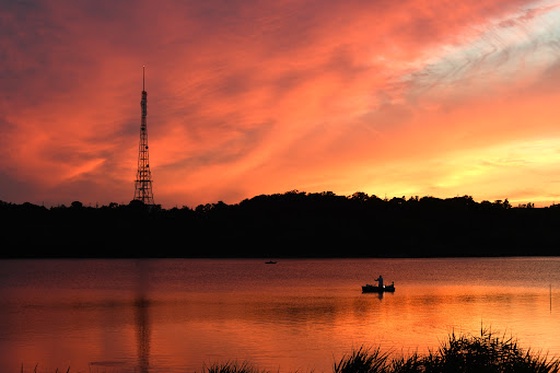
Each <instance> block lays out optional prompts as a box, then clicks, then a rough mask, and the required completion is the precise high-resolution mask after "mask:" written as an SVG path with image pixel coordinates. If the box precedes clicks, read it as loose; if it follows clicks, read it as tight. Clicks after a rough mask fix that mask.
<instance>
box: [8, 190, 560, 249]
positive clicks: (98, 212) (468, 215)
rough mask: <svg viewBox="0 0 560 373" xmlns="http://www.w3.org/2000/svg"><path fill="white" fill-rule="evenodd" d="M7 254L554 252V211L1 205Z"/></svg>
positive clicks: (447, 205) (447, 202)
mask: <svg viewBox="0 0 560 373" xmlns="http://www.w3.org/2000/svg"><path fill="white" fill-rule="evenodd" d="M0 216H1V217H2V221H3V222H5V223H4V224H3V226H2V227H3V234H2V237H3V238H2V240H3V245H2V246H3V248H4V250H2V254H1V255H2V256H3V257H5V258H8V257H258V258H265V257H274V258H281V257H443V256H524V255H532V256H533V255H535V256H536V255H539V256H540V255H544V256H548V255H554V256H557V255H560V235H559V234H558V233H557V232H558V227H560V206H557V205H553V206H550V207H545V208H534V207H532V206H531V205H528V206H522V207H512V206H511V205H510V204H509V202H508V201H507V200H505V201H495V202H489V201H483V202H480V203H479V202H475V201H474V200H473V199H472V198H471V197H469V196H464V197H455V198H450V199H439V198H434V197H422V198H410V199H405V198H393V199H390V200H383V199H380V198H378V197H376V196H368V195H367V194H364V193H355V194H354V195H352V196H349V197H345V196H338V195H335V194H333V193H331V192H323V193H305V192H298V191H291V192H287V193H285V194H274V195H260V196H256V197H254V198H251V199H246V200H243V201H241V202H240V203H239V204H234V205H227V204H225V203H223V202H218V203H215V204H207V205H199V206H198V207H196V208H195V209H190V208H187V207H183V208H180V209H179V208H173V209H169V210H165V209H161V208H159V207H157V206H152V207H150V206H145V205H143V204H142V203H140V202H138V201H133V202H131V203H130V204H128V205H118V204H115V203H112V204H110V205H109V206H102V207H95V208H93V207H85V206H83V205H82V204H81V203H80V202H77V201H76V202H73V203H72V204H71V206H70V207H66V206H59V207H53V208H45V207H42V206H36V205H32V204H29V203H25V204H23V205H15V204H10V203H5V202H0Z"/></svg>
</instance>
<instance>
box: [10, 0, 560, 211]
mask: <svg viewBox="0 0 560 373" xmlns="http://www.w3.org/2000/svg"><path fill="white" fill-rule="evenodd" d="M0 61H1V69H0V82H1V89H0V95H1V96H0V130H1V136H0V144H1V146H0V152H1V156H0V200H2V201H5V202H11V203H18V204H20V203H24V202H31V203H33V204H39V205H45V206H58V205H66V206H69V205H70V204H71V202H73V201H81V202H82V203H83V204H84V205H89V206H96V205H99V206H101V205H107V204H109V203H111V202H116V203H119V204H128V203H129V202H130V201H131V200H132V198H133V196H134V180H135V178H136V171H137V164H138V145H139V139H140V120H141V110H140V99H141V92H142V66H143V65H145V66H146V91H147V92H148V116H147V124H148V138H149V145H150V147H149V156H150V166H151V167H150V168H151V172H152V178H153V194H154V201H155V203H157V204H160V205H162V207H164V208H172V207H183V206H188V207H191V208H194V207H196V206H198V205H199V204H206V203H216V202H218V201H223V202H225V203H228V204H235V203H239V202H240V201H242V200H243V199H246V198H252V197H254V196H256V195H261V194H275V193H285V192H287V191H291V190H299V191H303V192H309V193H315V192H323V191H331V192H334V193H336V194H338V195H348V196H349V195H351V194H353V193H355V192H364V193H367V194H368V195H376V196H378V197H380V198H392V197H402V196H405V197H406V198H409V197H411V196H419V197H423V196H433V197H439V198H449V197H455V196H464V195H469V196H472V197H473V198H474V199H475V200H476V201H483V200H489V201H495V200H504V199H506V198H507V199H508V200H509V201H510V203H511V204H512V205H513V206H516V205H518V204H520V203H527V202H531V203H534V204H535V205H536V206H548V205H550V204H553V203H560V0H558V1H548V0H542V1H522V0H488V1H470V0H469V1H467V0H460V1H447V0H438V1H426V0H401V1H393V0H340V1H339V0H311V1H306V0H275V1H266V0H204V1H199V0H191V1H189V0H185V1H182V0H173V1H171V0H162V1H148V0H140V1H114V0H96V1H89V0H52V1H48V0H41V1H39V0H19V1H18V0H0Z"/></svg>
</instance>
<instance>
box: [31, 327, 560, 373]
mask: <svg viewBox="0 0 560 373" xmlns="http://www.w3.org/2000/svg"><path fill="white" fill-rule="evenodd" d="M150 372H152V373H159V372H155V371H152V370H150ZM21 373H25V372H24V371H23V367H22V370H21ZM34 373H38V372H37V367H35V370H34ZM53 373H60V371H58V370H57V372H53ZM66 373H70V368H68V370H67V371H66ZM77 373H78V372H77ZM195 373H196V372H195ZM201 373H271V372H269V371H266V370H261V369H258V368H257V367H255V366H254V365H252V364H250V363H249V362H247V361H243V362H237V361H234V360H231V361H227V362H224V363H213V364H210V365H204V366H203V367H202V372H201ZM292 373H297V372H292ZM309 373H313V372H309ZM332 373H560V358H558V357H554V358H551V357H549V356H548V354H547V353H542V352H539V351H533V350H531V349H523V348H521V347H520V346H519V344H518V341H517V340H516V339H514V338H513V337H508V336H506V335H505V334H503V335H499V336H496V335H495V334H494V333H493V332H492V331H491V330H490V329H481V330H480V335H467V334H461V335H457V334H455V332H452V333H451V334H449V335H448V339H447V341H446V342H443V343H442V344H441V345H440V346H439V347H438V348H437V349H434V350H429V351H428V353H426V354H424V355H419V354H418V353H413V354H412V355H410V356H404V357H403V356H401V357H396V358H391V356H390V352H383V351H382V350H381V348H380V347H377V348H375V349H372V348H367V347H365V346H361V347H359V348H357V349H354V350H353V351H351V353H349V354H345V355H343V356H342V357H341V358H340V359H339V360H338V361H337V362H335V363H333V371H332Z"/></svg>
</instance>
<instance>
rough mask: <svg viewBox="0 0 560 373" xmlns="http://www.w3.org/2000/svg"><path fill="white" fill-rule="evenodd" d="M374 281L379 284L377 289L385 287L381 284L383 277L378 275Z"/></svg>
mask: <svg viewBox="0 0 560 373" xmlns="http://www.w3.org/2000/svg"><path fill="white" fill-rule="evenodd" d="M375 281H377V282H378V283H379V287H380V288H384V287H385V285H384V284H383V276H381V275H379V277H378V278H376V279H375Z"/></svg>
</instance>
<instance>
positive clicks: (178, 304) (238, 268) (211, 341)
mask: <svg viewBox="0 0 560 373" xmlns="http://www.w3.org/2000/svg"><path fill="white" fill-rule="evenodd" d="M378 271H382V272H383V273H387V275H388V276H390V277H391V278H394V279H395V282H396V283H397V284H398V288H397V290H396V292H395V293H388V294H384V293H381V294H379V293H369V294H363V293H362V292H361V289H360V285H361V284H362V283H363V282H364V281H366V279H367V278H368V277H369V276H370V275H371V273H372V272H374V273H376V274H377V273H379V272H378ZM473 276H476V277H477V278H479V279H480V282H477V283H475V284H473V283H472V278H473ZM427 277H428V278H429V280H426V278H427ZM0 278H2V279H3V281H1V282H0V330H1V332H0V333H1V335H0V370H1V371H9V372H12V371H16V372H20V371H21V370H22V369H21V366H22V363H23V365H24V367H25V373H31V372H32V370H33V367H34V366H35V365H36V364H37V363H38V364H39V368H40V369H39V370H38V371H40V372H47V371H48V372H55V371H56V369H57V368H58V369H59V371H60V369H62V370H64V371H65V370H66V369H67V367H69V366H70V367H71V371H72V372H91V373H116V372H118V373H132V372H134V373H138V372H140V373H156V372H163V371H165V372H168V373H183V372H196V371H200V369H201V367H202V366H204V365H208V364H210V363H212V362H220V361H222V362H223V361H229V360H231V359H237V360H238V361H243V360H245V359H246V360H247V361H249V362H251V363H254V364H255V365H256V366H257V367H258V368H259V369H263V370H268V371H273V372H281V373H288V372H294V371H300V372H302V373H307V372H309V371H315V372H330V371H332V363H333V362H334V360H338V358H339V357H341V356H342V354H345V353H348V352H350V351H351V348H353V347H357V346H359V345H361V344H365V345H366V346H373V347H376V346H381V347H382V348H383V349H386V350H388V351H395V352H401V351H402V352H403V353H404V354H406V353H408V352H414V351H418V352H420V353H422V352H424V351H425V350H426V348H437V346H438V344H439V342H440V341H442V340H445V339H446V336H447V334H448V333H450V332H452V331H455V332H457V333H461V332H474V333H476V332H478V330H480V327H481V325H483V326H489V327H491V328H492V329H493V330H494V331H496V332H500V333H501V332H504V333H507V334H508V335H509V333H511V334H512V335H513V336H514V337H519V338H520V342H521V345H522V346H526V347H531V348H533V349H534V350H543V351H549V352H550V353H551V355H555V356H556V355H559V354H560V336H559V335H558V333H557V332H556V330H560V310H559V307H558V305H557V303H554V304H552V303H553V301H556V299H558V297H559V296H560V294H559V293H558V289H560V258H559V259H551V258H546V259H542V260H538V261H537V260H535V259H533V260H531V259H526V260H512V259H500V260H492V259H490V260H487V259H483V260H482V259H468V260H458V259H449V260H411V259H404V260H332V261H319V260H308V261H306V260H291V261H289V260H285V261H282V262H281V264H280V263H279V264H278V265H273V266H270V265H265V264H263V262H262V260H255V261H251V260H237V261H235V260H150V259H140V260H123V261H119V260H98V261H71V262H70V261H59V260H54V261H51V262H45V261H27V262H11V263H9V264H3V263H1V262H0ZM527 278H531V281H532V282H531V283H529V284H527V281H526V279H527ZM553 298H554V299H553ZM528 315H530V317H528ZM88 365H89V368H88Z"/></svg>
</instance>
